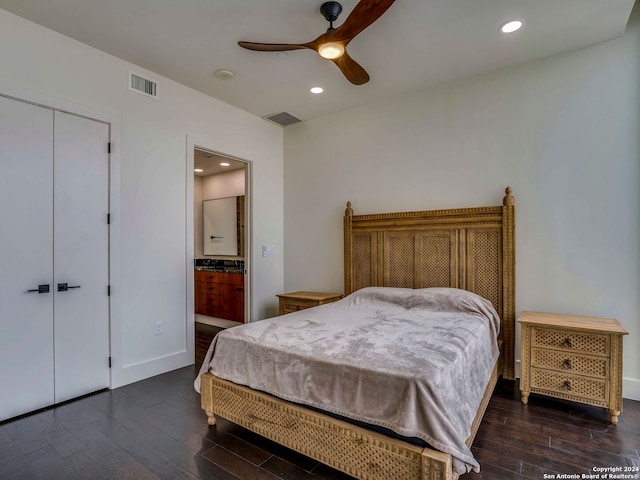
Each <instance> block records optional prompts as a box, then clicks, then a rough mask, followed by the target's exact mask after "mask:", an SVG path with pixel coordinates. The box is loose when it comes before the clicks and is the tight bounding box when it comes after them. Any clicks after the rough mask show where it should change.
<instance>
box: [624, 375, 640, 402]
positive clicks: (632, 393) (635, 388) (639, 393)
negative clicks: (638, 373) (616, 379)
mask: <svg viewBox="0 0 640 480" xmlns="http://www.w3.org/2000/svg"><path fill="white" fill-rule="evenodd" d="M622 396H623V398H628V399H630V400H638V401H640V380H636V379H634V378H623V379H622Z"/></svg>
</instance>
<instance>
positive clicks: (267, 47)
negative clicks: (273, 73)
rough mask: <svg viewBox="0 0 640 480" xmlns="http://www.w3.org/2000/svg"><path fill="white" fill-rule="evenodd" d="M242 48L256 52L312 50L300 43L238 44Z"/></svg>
mask: <svg viewBox="0 0 640 480" xmlns="http://www.w3.org/2000/svg"><path fill="white" fill-rule="evenodd" d="M238 45H240V46H241V47H242V48H246V49H247V50H254V51H256V52H284V51H286V50H300V49H303V48H311V47H309V46H308V45H307V44H299V43H256V42H238Z"/></svg>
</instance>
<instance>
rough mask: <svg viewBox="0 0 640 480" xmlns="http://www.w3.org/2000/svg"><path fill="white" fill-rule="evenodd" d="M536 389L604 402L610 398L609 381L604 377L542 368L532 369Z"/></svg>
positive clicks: (532, 379) (532, 383) (532, 381)
mask: <svg viewBox="0 0 640 480" xmlns="http://www.w3.org/2000/svg"><path fill="white" fill-rule="evenodd" d="M535 389H540V390H542V391H546V392H555V393H561V394H563V395H571V396H576V397H581V398H585V399H590V400H598V401H602V402H607V401H608V399H609V382H607V381H606V380H604V379H603V380H599V379H596V378H588V377H581V376H579V375H568V374H567V375H565V374H562V373H560V372H553V371H551V370H543V369H540V368H532V369H531V390H535Z"/></svg>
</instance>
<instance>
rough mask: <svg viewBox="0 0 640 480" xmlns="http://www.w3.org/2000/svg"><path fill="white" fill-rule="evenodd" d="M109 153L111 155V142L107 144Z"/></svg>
mask: <svg viewBox="0 0 640 480" xmlns="http://www.w3.org/2000/svg"><path fill="white" fill-rule="evenodd" d="M107 153H111V142H109V143H107Z"/></svg>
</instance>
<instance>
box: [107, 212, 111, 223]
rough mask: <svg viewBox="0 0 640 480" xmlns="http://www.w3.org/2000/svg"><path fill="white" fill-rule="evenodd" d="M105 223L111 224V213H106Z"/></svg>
mask: <svg viewBox="0 0 640 480" xmlns="http://www.w3.org/2000/svg"><path fill="white" fill-rule="evenodd" d="M107 225H111V214H110V213H107Z"/></svg>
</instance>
